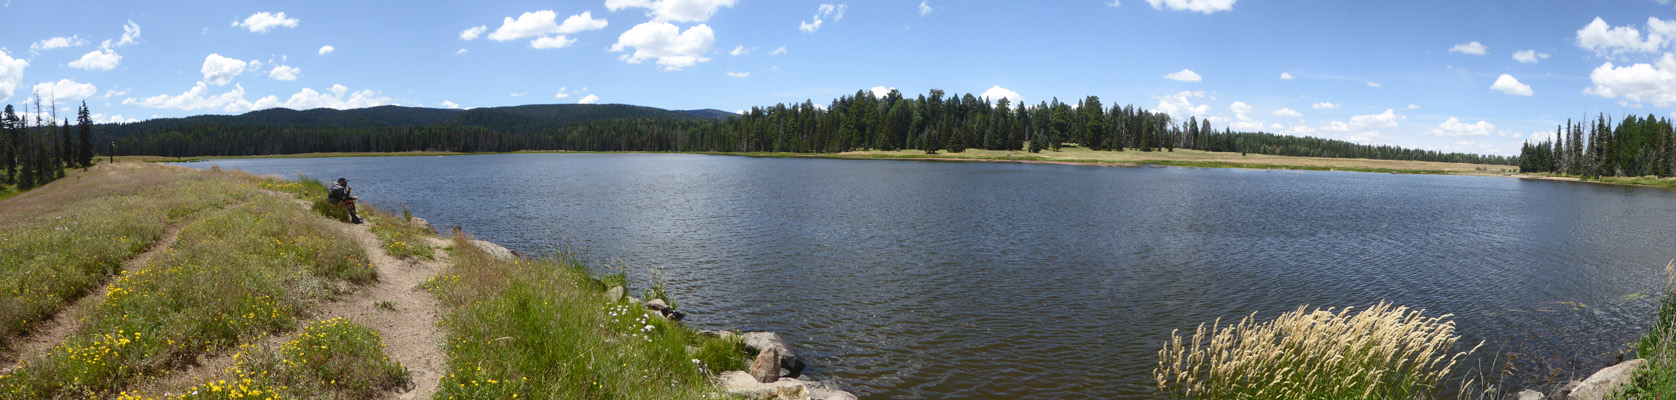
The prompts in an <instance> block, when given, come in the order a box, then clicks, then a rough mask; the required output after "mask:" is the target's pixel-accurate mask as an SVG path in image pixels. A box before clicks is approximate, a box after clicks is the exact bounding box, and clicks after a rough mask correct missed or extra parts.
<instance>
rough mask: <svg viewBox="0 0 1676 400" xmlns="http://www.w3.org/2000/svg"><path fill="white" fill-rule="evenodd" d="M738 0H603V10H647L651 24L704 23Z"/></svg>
mask: <svg viewBox="0 0 1676 400" xmlns="http://www.w3.org/2000/svg"><path fill="white" fill-rule="evenodd" d="M736 2H738V0H605V8H606V9H608V10H611V11H617V10H621V9H624V8H630V7H633V8H644V9H647V10H648V11H646V16H648V17H652V22H665V21H674V22H704V21H708V20H709V19H710V16H712V15H716V10H717V9H720V8H722V7H733V4H734V3H736Z"/></svg>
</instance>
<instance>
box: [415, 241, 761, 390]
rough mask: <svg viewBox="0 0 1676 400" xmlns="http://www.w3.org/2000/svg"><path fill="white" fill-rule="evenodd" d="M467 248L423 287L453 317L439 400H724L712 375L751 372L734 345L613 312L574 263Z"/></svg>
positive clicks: (626, 307)
mask: <svg viewBox="0 0 1676 400" xmlns="http://www.w3.org/2000/svg"><path fill="white" fill-rule="evenodd" d="M465 240H467V237H466V235H463V234H457V235H455V242H454V244H453V246H452V248H453V249H454V264H453V265H452V266H451V267H450V269H449V270H448V271H446V272H445V273H443V274H440V275H438V276H437V277H436V278H435V279H433V280H432V281H431V282H429V283H427V284H426V287H427V288H429V289H430V290H432V291H433V293H435V294H436V295H437V297H438V299H439V300H441V302H442V303H443V304H444V307H445V308H446V309H448V310H449V312H448V314H447V315H446V316H445V317H444V320H443V327H444V328H445V329H446V331H447V341H446V346H445V350H446V351H447V353H448V367H447V369H448V371H447V372H446V373H444V375H443V378H442V381H441V382H440V384H439V392H438V393H437V398H439V399H489V398H494V399H504V398H514V397H516V398H578V399H702V398H719V396H721V393H719V392H718V391H717V389H716V388H714V387H713V383H712V382H711V381H710V380H709V378H708V377H709V373H713V372H720V371H724V370H737V369H742V368H743V367H744V365H745V357H746V350H745V349H744V346H743V345H742V344H740V343H739V342H738V341H737V340H731V341H724V340H721V339H715V338H706V337H704V336H701V335H699V334H697V333H696V332H695V331H693V330H692V329H690V328H687V327H685V326H682V325H681V324H678V323H674V322H668V321H665V320H662V319H659V318H657V317H653V316H649V315H647V314H646V312H645V309H644V308H642V307H639V306H637V305H632V304H629V303H621V302H619V303H609V302H607V301H606V300H605V299H604V297H603V296H601V292H602V291H603V290H604V289H605V288H604V287H602V286H603V285H601V284H599V283H597V281H595V280H593V279H592V278H590V277H589V276H588V274H587V271H586V270H585V268H584V267H582V266H581V265H580V264H578V263H576V261H575V260H573V259H566V258H562V257H561V258H557V259H550V260H525V259H519V260H511V261H507V260H497V259H494V258H491V257H489V256H487V255H486V254H484V253H483V252H481V251H479V250H477V248H476V247H474V246H471V245H469V244H467V243H466V242H465ZM689 346H692V350H689Z"/></svg>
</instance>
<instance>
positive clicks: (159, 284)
mask: <svg viewBox="0 0 1676 400" xmlns="http://www.w3.org/2000/svg"><path fill="white" fill-rule="evenodd" d="M246 187H249V185H247V186H246ZM330 223H331V222H329V221H326V220H323V219H320V218H317V217H314V216H312V215H309V214H308V213H307V212H305V211H303V210H302V209H300V208H299V207H296V206H295V205H294V204H291V203H290V201H289V200H285V199H281V198H277V197H272V196H260V197H258V198H256V199H253V200H251V201H249V202H246V203H244V204H242V205H239V206H236V207H232V208H229V209H227V210H224V211H219V212H217V213H215V214H213V215H208V216H205V217H203V218H201V219H198V220H196V221H193V222H191V223H189V224H187V225H186V226H185V227H184V228H183V229H182V230H181V232H180V238H179V239H178V240H177V241H176V242H175V243H174V245H173V246H171V247H170V248H169V249H168V250H166V251H164V252H162V253H160V254H158V255H157V256H156V257H154V258H152V259H151V260H150V261H149V262H147V263H146V264H145V265H143V266H140V267H139V269H138V270H135V271H129V272H127V273H125V274H123V275H122V276H121V277H120V278H119V279H118V280H117V282H116V283H114V284H112V285H111V288H110V291H109V292H108V293H107V294H104V295H103V296H102V298H99V299H97V300H96V303H94V304H92V305H91V306H90V307H89V308H88V309H85V310H84V311H87V312H86V313H85V315H86V319H85V320H84V322H83V325H82V326H81V329H80V331H78V332H76V333H74V334H72V335H71V336H70V337H69V338H67V339H66V340H65V341H64V342H63V343H62V344H60V345H58V346H57V347H55V348H53V349H52V350H50V351H48V353H47V354H46V355H45V356H44V357H43V358H42V359H40V360H36V361H34V362H31V363H29V364H26V365H24V366H23V367H22V368H20V369H18V370H16V371H14V373H13V374H11V375H9V376H0V396H9V397H19V398H64V397H74V398H86V397H108V396H113V395H116V394H118V393H119V392H120V391H121V390H122V389H123V388H125V387H127V386H128V385H130V384H132V383H134V382H135V381H136V380H137V379H139V378H140V377H142V376H144V375H147V374H152V373H158V372H163V371H168V370H174V369H179V368H182V367H184V366H186V365H189V364H190V363H192V362H194V361H193V360H195V359H196V358H197V357H198V356H200V355H202V354H205V353H208V352H211V351H214V350H222V349H231V348H233V347H235V346H237V345H238V344H240V343H248V342H250V341H253V340H255V339H257V338H260V337H264V336H267V335H270V334H275V333H281V332H285V331H289V330H291V329H294V326H295V324H296V323H297V320H298V319H299V318H300V317H301V316H303V315H305V313H306V312H307V310H308V309H309V308H311V307H312V305H313V304H315V303H318V302H320V301H322V300H324V299H327V298H330V297H331V296H334V295H336V294H338V293H339V292H340V291H342V290H343V286H342V285H343V284H342V283H341V282H344V281H347V282H369V281H371V280H373V279H375V278H376V277H375V270H374V269H373V268H372V266H371V265H370V264H369V262H368V259H367V256H366V254H365V253H364V252H363V251H362V250H361V249H360V247H358V246H357V245H356V244H355V242H354V241H352V240H349V239H347V238H344V237H342V235H341V234H340V233H339V232H338V231H337V230H336V229H335V228H334V227H331V226H329V225H327V224H330Z"/></svg>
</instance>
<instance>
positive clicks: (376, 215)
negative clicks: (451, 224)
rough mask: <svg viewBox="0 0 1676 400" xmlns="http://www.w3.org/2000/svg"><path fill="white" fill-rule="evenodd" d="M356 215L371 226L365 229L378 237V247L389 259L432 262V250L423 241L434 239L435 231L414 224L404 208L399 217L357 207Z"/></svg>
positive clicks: (380, 209)
mask: <svg viewBox="0 0 1676 400" xmlns="http://www.w3.org/2000/svg"><path fill="white" fill-rule="evenodd" d="M359 212H360V213H361V214H362V215H365V216H366V220H367V224H368V225H371V226H370V227H368V229H369V230H371V231H372V233H373V235H376V236H378V244H379V246H381V247H383V248H384V252H386V253H389V254H390V256H391V257H396V258H418V259H424V260H434V259H436V255H435V254H436V249H435V248H434V247H431V244H430V241H429V240H427V238H431V237H436V231H433V230H431V229H430V228H426V227H422V226H419V225H417V224H414V221H413V214H411V213H409V212H407V208H406V207H403V208H402V215H401V216H396V215H395V214H392V213H390V212H389V211H385V210H384V209H382V208H378V207H372V206H366V207H361V208H360V210H359Z"/></svg>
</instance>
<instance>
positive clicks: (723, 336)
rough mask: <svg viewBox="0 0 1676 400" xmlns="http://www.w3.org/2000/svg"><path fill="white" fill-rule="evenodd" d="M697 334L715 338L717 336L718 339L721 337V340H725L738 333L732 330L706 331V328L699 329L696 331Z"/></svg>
mask: <svg viewBox="0 0 1676 400" xmlns="http://www.w3.org/2000/svg"><path fill="white" fill-rule="evenodd" d="M698 334H700V335H704V336H715V337H716V338H719V339H722V340H727V339H729V338H732V337H735V336H739V334H737V333H733V331H706V330H701V331H698Z"/></svg>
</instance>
